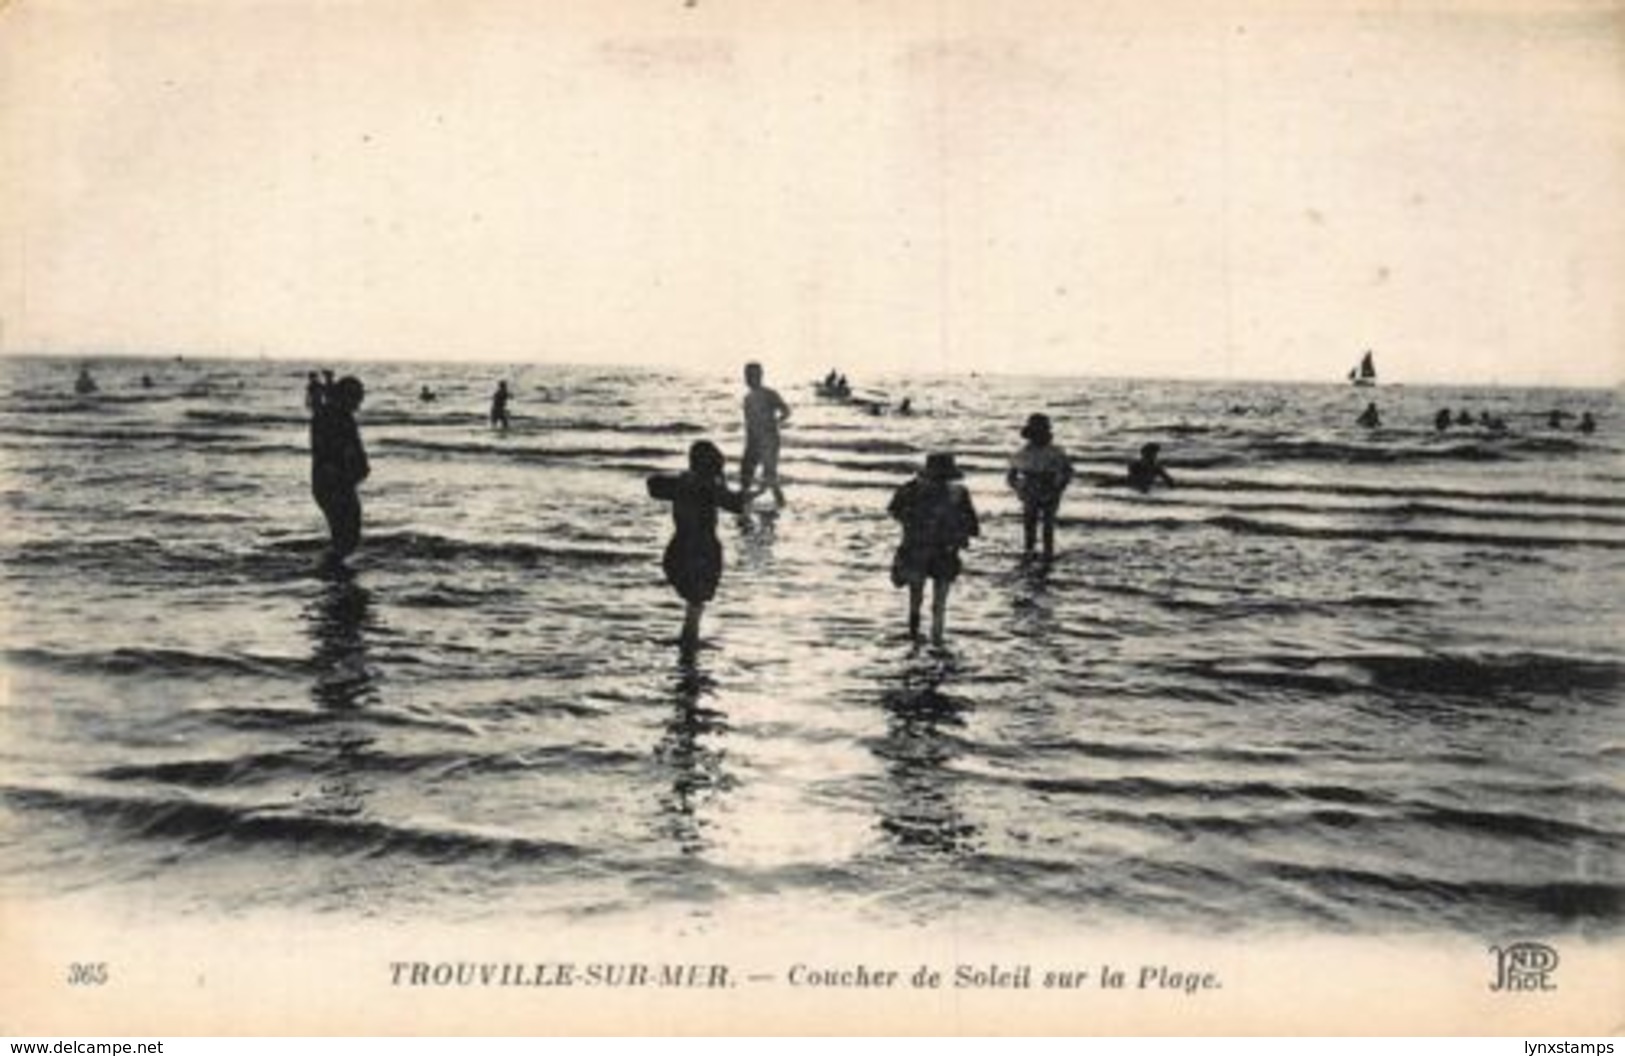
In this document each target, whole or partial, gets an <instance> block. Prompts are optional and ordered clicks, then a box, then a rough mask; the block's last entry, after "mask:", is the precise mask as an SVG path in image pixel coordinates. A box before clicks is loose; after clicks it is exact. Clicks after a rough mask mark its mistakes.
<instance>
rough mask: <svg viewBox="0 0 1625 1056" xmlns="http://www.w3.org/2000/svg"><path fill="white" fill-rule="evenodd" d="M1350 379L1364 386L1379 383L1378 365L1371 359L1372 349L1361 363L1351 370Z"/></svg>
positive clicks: (1367, 351)
mask: <svg viewBox="0 0 1625 1056" xmlns="http://www.w3.org/2000/svg"><path fill="white" fill-rule="evenodd" d="M1349 381H1351V382H1353V383H1354V384H1355V385H1358V386H1360V387H1361V388H1364V387H1366V386H1368V385H1375V384H1376V383H1377V365H1376V364H1375V363H1373V362H1372V361H1371V351H1370V350H1369V349H1367V350H1366V354H1365V355H1364V356H1363V357H1362V358H1361V359H1360V365H1359V366H1357V367H1355V368H1354V369H1353V370H1351V371H1349Z"/></svg>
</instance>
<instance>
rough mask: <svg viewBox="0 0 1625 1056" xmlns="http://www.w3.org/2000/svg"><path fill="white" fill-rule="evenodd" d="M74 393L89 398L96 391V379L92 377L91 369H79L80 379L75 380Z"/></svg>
mask: <svg viewBox="0 0 1625 1056" xmlns="http://www.w3.org/2000/svg"><path fill="white" fill-rule="evenodd" d="M73 391H74V392H77V393H78V394H79V395H81V396H89V395H90V394H91V393H93V392H95V391H96V379H95V378H93V377H91V376H90V368H89V367H80V368H79V377H77V378H76V379H74V382H73Z"/></svg>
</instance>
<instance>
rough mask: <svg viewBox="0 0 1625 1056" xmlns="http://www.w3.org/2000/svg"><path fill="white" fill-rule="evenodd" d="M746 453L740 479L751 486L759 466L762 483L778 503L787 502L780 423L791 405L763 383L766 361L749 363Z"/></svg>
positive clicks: (747, 365)
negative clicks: (781, 474) (781, 481)
mask: <svg viewBox="0 0 1625 1056" xmlns="http://www.w3.org/2000/svg"><path fill="white" fill-rule="evenodd" d="M744 408H745V453H744V455H743V456H742V457H741V458H740V460H739V481H740V486H741V487H742V488H743V489H744V490H745V491H750V490H751V485H752V482H753V481H754V480H755V479H756V470H757V467H760V468H761V470H762V487H764V488H769V489H771V490H772V492H773V503H774V505H775V506H783V505H784V489H782V488H781V487H780V486H779V427H780V426H782V425H783V424H784V423H785V422H787V421H789V420H790V407H789V405H787V404H786V403H785V402H784V398H783V397H781V396H780V395H779V394H778V393H777V392H775V391H773V390H772V389H770V388H768V387H767V386H766V385H763V384H762V365H761V364H760V363H746V364H745V402H744Z"/></svg>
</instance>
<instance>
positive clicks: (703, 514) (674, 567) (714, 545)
mask: <svg viewBox="0 0 1625 1056" xmlns="http://www.w3.org/2000/svg"><path fill="white" fill-rule="evenodd" d="M723 468H724V461H723V457H722V452H721V451H720V450H718V449H717V445H715V444H713V443H711V442H710V441H709V440H697V441H695V443H694V445H693V446H692V447H690V448H689V449H688V471H687V472H685V473H676V474H672V473H659V474H656V475H654V476H652V477H650V478H649V482H648V486H649V496H650V497H651V498H655V499H660V500H661V501H663V502H669V503H671V519H672V524H673V525H674V526H675V527H676V532H675V533H674V534H673V535H672V537H671V542H669V543H667V544H666V553H665V556H664V557H663V558H662V559H661V562H660V566H661V568H662V569H663V570H664V571H665V573H666V582H668V583H670V584H671V585H672V588H673V589H674V590H676V591H677V594H678V596H679V597H681V598H682V599H683V601H684V602H685V603H686V605H687V609H686V611H685V613H684V616H683V636H682V639H681V642H680V645H681V648H682V650H683V652H684V653H686V654H692V653H693V652H694V650H695V649H696V648H698V646H699V642H700V617H701V616H702V615H704V613H705V604H706V602H708V601H710V600H711V599H712V598H714V597H716V594H717V583H718V582H719V581H720V580H721V579H722V544H721V543H719V542H718V541H717V510H718V509H724V510H727V511H728V512H729V513H742V512H744V509H745V502H746V495H744V494H743V493H741V492H737V491H730V490H729V489H728V482H727V480H726V479H725V478H724V476H723Z"/></svg>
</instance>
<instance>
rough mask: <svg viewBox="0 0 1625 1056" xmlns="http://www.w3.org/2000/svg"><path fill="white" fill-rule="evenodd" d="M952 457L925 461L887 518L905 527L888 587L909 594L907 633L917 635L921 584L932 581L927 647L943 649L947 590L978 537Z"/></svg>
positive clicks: (973, 512) (967, 496) (978, 526)
mask: <svg viewBox="0 0 1625 1056" xmlns="http://www.w3.org/2000/svg"><path fill="white" fill-rule="evenodd" d="M962 477H963V474H962V473H960V472H959V467H958V466H956V465H955V464H954V456H953V455H950V454H932V455H927V456H926V459H925V466H924V468H922V469H921V470H920V472H919V473H918V474H917V475H916V476H915V477H914V479H913V480H910V481H909V482H908V483H907V484H904V485H903V486H902V487H900V488H898V489H897V491H896V493H895V494H893V495H892V499H891V505H890V506H889V507H888V509H887V512H888V513H890V514H891V516H892V517H893V519H895V520H896V521H898V522H899V523H901V524H902V526H903V541H902V543H901V544H900V545H899V546H898V547H897V553H896V555H895V556H893V558H892V566H891V581H892V585H893V586H896V587H905V586H906V587H907V588H908V633H909V635H910V636H911V637H915V638H918V637H919V634H920V606H921V603H922V602H923V601H924V599H925V581H926V580H928V579H929V580H930V581H931V641H932V642H933V643H935V644H937V645H941V644H942V639H943V633H944V631H945V629H946V624H947V618H948V588H949V587H950V586H951V585H952V584H953V581H954V579H955V578H957V577H958V575H959V571H960V563H959V551H960V550H962V549H964V548H965V547H966V546H967V545H968V544H969V543H970V541H971V540H972V539H973V538H975V537H976V536H978V535H980V534H982V528H981V523H980V521H979V520H978V519H977V516H976V507H975V506H974V505H972V504H971V498H970V492H969V491H967V490H966V489H965V486H964V485H963V484H959V483H956V481H958V480H960V479H961V478H962Z"/></svg>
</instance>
